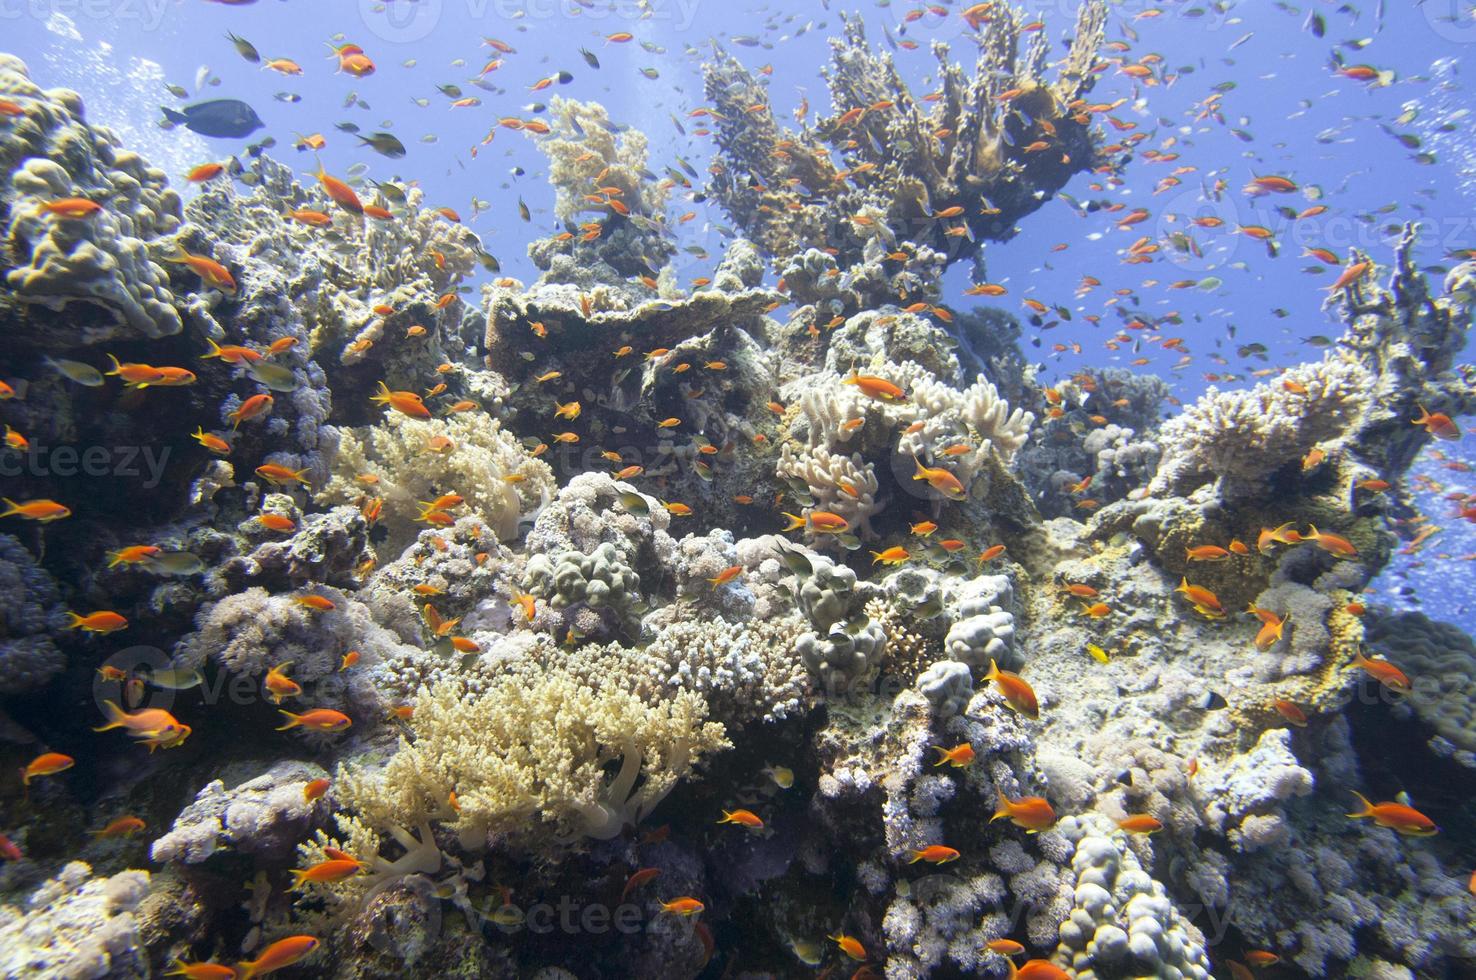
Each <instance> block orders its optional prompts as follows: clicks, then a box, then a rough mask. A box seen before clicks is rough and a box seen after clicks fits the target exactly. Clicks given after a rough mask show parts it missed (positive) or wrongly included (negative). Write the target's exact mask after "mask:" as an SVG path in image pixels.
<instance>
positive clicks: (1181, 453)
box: [1151, 358, 1374, 496]
mask: <svg viewBox="0 0 1476 980" xmlns="http://www.w3.org/2000/svg"><path fill="white" fill-rule="evenodd" d="M1373 386H1374V379H1373V376H1372V375H1371V374H1369V372H1368V370H1367V369H1366V368H1364V367H1362V366H1361V365H1359V364H1358V363H1357V362H1355V361H1352V360H1346V359H1341V358H1329V359H1327V360H1323V361H1318V362H1315V363H1310V364H1303V365H1300V366H1299V367H1295V368H1292V369H1291V370H1289V371H1287V372H1286V373H1285V374H1283V375H1281V376H1280V377H1279V378H1276V379H1275V380H1271V381H1267V382H1265V383H1263V384H1259V385H1256V386H1255V387H1254V388H1249V389H1244V390H1238V391H1220V390H1218V389H1216V388H1210V389H1209V391H1207V392H1206V393H1205V394H1204V395H1203V396H1202V397H1201V398H1200V399H1199V400H1198V401H1196V402H1195V403H1194V404H1192V405H1190V406H1189V407H1187V408H1186V409H1184V411H1183V413H1182V414H1180V415H1178V416H1176V417H1175V418H1172V419H1170V420H1169V421H1168V422H1165V423H1164V425H1163V429H1162V433H1161V437H1160V440H1159V441H1160V444H1161V445H1162V446H1163V450H1164V457H1163V462H1162V463H1161V464H1160V465H1159V468H1158V475H1157V476H1155V477H1154V479H1153V484H1152V486H1151V491H1152V492H1153V493H1154V494H1155V495H1157V496H1162V495H1165V494H1169V493H1178V494H1182V493H1186V492H1188V491H1189V490H1192V489H1194V487H1196V486H1198V485H1200V484H1202V483H1206V482H1208V481H1209V480H1210V479H1212V478H1214V477H1216V476H1218V477H1219V478H1220V479H1221V481H1222V486H1226V487H1241V488H1247V489H1248V488H1251V487H1255V486H1259V484H1260V483H1261V481H1262V480H1263V479H1264V478H1265V477H1267V476H1269V475H1270V474H1271V473H1273V472H1275V471H1276V470H1277V469H1279V468H1281V467H1282V466H1284V465H1286V464H1287V463H1290V462H1292V461H1294V460H1297V459H1301V458H1302V457H1304V456H1305V455H1306V454H1307V452H1308V451H1309V450H1311V449H1312V447H1313V446H1316V445H1317V444H1318V443H1326V442H1331V441H1333V440H1337V439H1340V438H1342V437H1343V436H1344V435H1346V434H1347V433H1348V432H1349V431H1351V430H1352V429H1353V428H1354V426H1355V424H1356V423H1357V421H1358V419H1359V417H1360V416H1361V415H1362V414H1363V412H1364V411H1365V410H1366V409H1367V408H1368V405H1369V393H1370V392H1371V391H1372V390H1373Z"/></svg>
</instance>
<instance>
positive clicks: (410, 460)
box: [318, 412, 554, 544]
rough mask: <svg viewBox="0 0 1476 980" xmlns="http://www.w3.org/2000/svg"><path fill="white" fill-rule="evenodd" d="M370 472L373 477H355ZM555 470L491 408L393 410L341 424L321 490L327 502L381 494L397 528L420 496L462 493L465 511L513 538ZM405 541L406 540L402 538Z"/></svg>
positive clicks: (414, 513)
mask: <svg viewBox="0 0 1476 980" xmlns="http://www.w3.org/2000/svg"><path fill="white" fill-rule="evenodd" d="M364 474H373V475H374V476H375V477H378V482H376V483H374V484H373V485H372V486H366V485H365V484H364V483H363V482H361V481H360V480H359V477H360V476H362V475H364ZM553 485H554V478H553V471H552V470H550V469H549V467H548V464H547V463H544V462H543V461H542V460H539V459H535V458H534V457H533V456H531V455H529V454H528V452H527V451H526V450H525V449H524V448H523V446H522V445H521V444H520V443H519V442H518V440H517V439H515V438H514V437H513V435H512V434H511V433H509V432H507V431H505V430H504V429H503V428H502V424H501V423H500V422H498V421H497V420H496V419H494V418H492V417H491V416H490V415H485V414H483V413H481V412H463V413H461V414H458V415H452V416H449V417H447V418H434V419H425V420H422V419H414V418H410V417H409V416H407V415H401V414H399V413H397V412H391V413H389V414H388V415H386V416H385V418H384V420H383V421H382V422H380V423H379V424H378V425H373V426H369V427H367V428H359V429H345V430H344V432H343V439H342V442H341V444H340V446H339V452H338V458H337V460H336V462H335V465H334V470H333V478H332V479H331V480H330V481H329V483H328V485H327V486H326V487H324V488H323V489H322V491H320V492H319V494H318V501H319V502H320V503H324V504H341V503H358V502H361V501H362V500H364V499H365V498H367V497H379V498H381V499H382V500H383V501H384V506H383V511H382V513H383V517H382V518H381V519H382V520H388V521H391V522H398V523H399V524H400V525H401V528H400V529H396V528H394V527H392V531H395V530H400V531H401V533H403V531H404V530H405V529H408V527H409V525H410V522H413V521H415V520H417V519H418V518H419V517H420V516H421V512H422V511H423V510H424V509H425V508H424V507H423V506H422V504H421V502H422V501H430V500H434V499H436V497H438V496H440V495H441V494H444V493H457V494H460V495H461V496H462V497H463V498H465V503H464V504H463V505H462V507H463V508H464V510H463V509H458V510H455V511H453V514H456V515H460V514H463V513H466V512H467V511H470V512H471V513H473V514H475V515H476V516H478V517H480V518H481V519H482V520H483V521H485V522H486V524H487V526H488V527H490V528H491V529H492V530H493V531H494V532H495V533H496V534H497V536H498V537H499V538H501V539H503V540H507V539H509V538H512V537H515V536H516V535H517V530H518V522H519V520H521V519H522V518H523V517H524V515H532V514H534V513H536V512H537V510H538V509H539V508H540V507H542V506H543V504H545V503H547V501H548V497H549V495H550V494H551V493H552V488H553ZM401 543H402V544H403V543H404V542H403V541H402V542H401Z"/></svg>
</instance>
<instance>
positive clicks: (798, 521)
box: [781, 510, 851, 534]
mask: <svg viewBox="0 0 1476 980" xmlns="http://www.w3.org/2000/svg"><path fill="white" fill-rule="evenodd" d="M781 513H783V514H784V516H785V517H787V518H789V526H788V527H786V528H785V529H784V530H786V531H795V530H798V529H799V528H802V527H809V529H810V530H811V531H813V532H815V533H816V534H840V533H842V532H843V531H845V530H846V529H847V528H848V527H850V526H851V525H850V522H849V521H847V520H846V519H845V518H844V517H842V516H840V515H839V514H832V513H831V512H830V511H828V510H812V511H810V512H809V514H807V515H805V516H804V517H797V516H795V515H794V514H790V513H787V512H783V511H781Z"/></svg>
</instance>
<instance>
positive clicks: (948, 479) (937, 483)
mask: <svg viewBox="0 0 1476 980" xmlns="http://www.w3.org/2000/svg"><path fill="white" fill-rule="evenodd" d="M912 461H913V462H914V463H916V464H917V472H916V473H914V474H913V475H912V478H913V479H914V480H927V481H928V485H929V486H931V487H932V488H933V489H934V490H937V491H938V492H939V493H941V494H943V496H945V497H947V498H948V499H950V500H962V499H964V498H965V497H967V496H968V491H967V490H966V489H964V485H963V482H962V481H961V480H959V478H958V477H956V476H954V475H953V473H952V472H951V471H949V470H946V469H944V468H943V467H941V466H924V465H923V464H922V460H920V459H918V458H917V457H916V456H914V457H912Z"/></svg>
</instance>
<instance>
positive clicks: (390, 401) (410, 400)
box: [369, 381, 431, 419]
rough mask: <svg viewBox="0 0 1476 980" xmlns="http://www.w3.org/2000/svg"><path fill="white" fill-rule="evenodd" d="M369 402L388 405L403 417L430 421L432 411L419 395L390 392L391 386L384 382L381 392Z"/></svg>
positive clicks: (409, 392) (381, 383)
mask: <svg viewBox="0 0 1476 980" xmlns="http://www.w3.org/2000/svg"><path fill="white" fill-rule="evenodd" d="M369 400H370V401H372V402H377V403H379V404H381V405H388V406H389V407H390V408H392V409H394V410H395V411H396V412H399V413H400V414H402V415H408V416H410V417H411V418H416V419H428V418H430V417H431V413H430V409H428V408H426V407H425V402H424V401H422V400H421V397H420V395H419V394H417V393H416V392H413V391H390V389H389V386H388V385H386V384H385V383H384V382H383V381H381V382H379V392H378V393H377V394H375V395H371V396H370V397H369Z"/></svg>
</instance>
